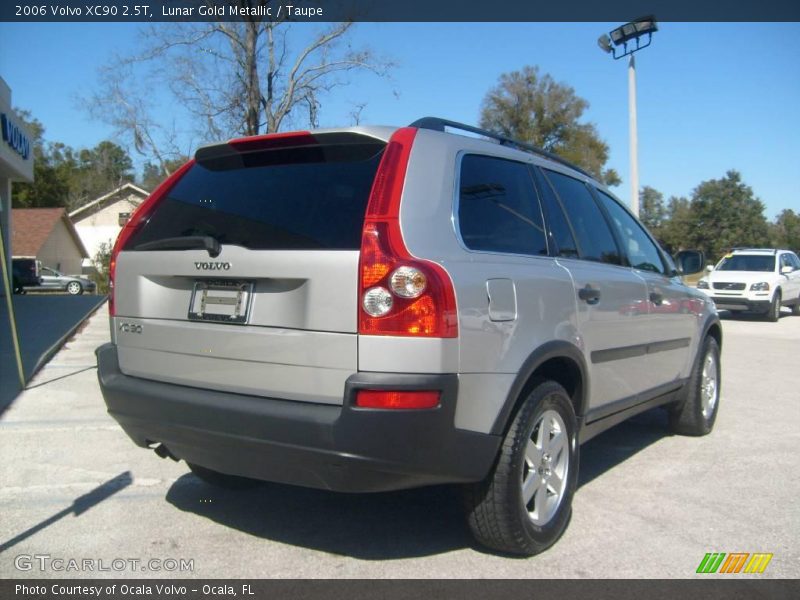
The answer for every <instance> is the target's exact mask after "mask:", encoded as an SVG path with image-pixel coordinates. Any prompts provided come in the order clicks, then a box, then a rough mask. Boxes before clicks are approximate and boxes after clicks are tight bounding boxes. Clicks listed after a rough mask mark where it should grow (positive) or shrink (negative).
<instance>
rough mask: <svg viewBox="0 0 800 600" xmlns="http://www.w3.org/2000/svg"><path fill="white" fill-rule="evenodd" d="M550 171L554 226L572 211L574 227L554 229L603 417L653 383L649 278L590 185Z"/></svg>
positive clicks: (595, 407) (594, 406) (595, 403)
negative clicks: (634, 266)
mask: <svg viewBox="0 0 800 600" xmlns="http://www.w3.org/2000/svg"><path fill="white" fill-rule="evenodd" d="M543 172H544V173H545V176H546V181H543V182H542V188H543V197H544V198H545V202H546V203H547V205H548V220H549V221H550V222H551V227H552V223H553V222H554V221H555V220H556V219H563V213H565V214H566V217H567V218H568V227H569V230H570V231H569V233H568V232H566V231H565V230H564V228H563V227H561V228H560V233H555V232H554V234H555V237H558V238H560V240H556V242H557V246H558V255H559V258H558V262H559V263H560V264H562V265H563V266H564V267H566V268H567V269H568V270H569V272H570V274H571V275H572V279H573V285H574V293H575V299H576V301H577V310H578V330H579V332H580V343H581V345H582V346H583V349H584V352H585V356H586V362H587V364H588V366H589V370H590V374H591V385H590V386H589V389H590V397H589V410H590V411H595V412H594V414H595V416H603V414H604V413H606V412H613V411H614V409H615V407H614V406H612V404H613V403H614V402H615V401H619V400H625V401H633V400H634V399H635V397H636V395H637V394H638V393H640V392H642V391H644V390H646V389H648V388H649V387H652V382H651V379H650V377H649V375H648V372H647V360H646V349H647V342H648V332H647V326H646V321H647V318H648V312H647V293H648V292H647V285H646V284H645V282H644V280H643V279H642V278H641V277H638V276H637V275H636V274H635V273H633V272H632V271H631V269H629V268H627V267H624V266H622V258H621V253H620V250H619V248H618V247H617V244H616V241H615V239H614V236H613V235H612V233H611V229H610V228H609V226H608V223H607V222H606V220H605V218H604V216H603V213H602V212H601V211H600V208H599V206H598V205H597V203H596V202H595V200H594V197H593V196H592V195H591V193H590V191H589V188H588V187H587V186H586V184H585V183H583V182H582V181H579V180H577V179H574V178H573V177H569V176H567V175H565V174H562V173H558V172H555V171H550V170H543ZM548 182H549V183H548ZM554 191H555V195H554V194H553V192H554ZM560 211H563V213H562V214H561V215H560V214H559V212H560Z"/></svg>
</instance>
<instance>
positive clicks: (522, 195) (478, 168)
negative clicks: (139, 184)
mask: <svg viewBox="0 0 800 600" xmlns="http://www.w3.org/2000/svg"><path fill="white" fill-rule="evenodd" d="M459 181H460V185H459V201H458V225H459V233H460V234H461V239H462V241H463V242H464V245H465V246H466V247H467V248H469V249H470V250H478V251H484V252H503V253H510V254H530V255H533V256H546V255H547V241H546V236H545V232H544V224H543V219H542V211H541V208H540V206H539V199H538V197H537V195H536V190H535V188H534V185H533V179H532V177H531V173H530V170H529V167H528V165H527V164H525V163H520V162H515V161H510V160H505V159H501V158H494V157H490V156H480V155H475V154H467V155H465V156H464V157H463V158H462V160H461V171H460V179H459Z"/></svg>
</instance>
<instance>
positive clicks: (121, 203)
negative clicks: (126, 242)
mask: <svg viewBox="0 0 800 600" xmlns="http://www.w3.org/2000/svg"><path fill="white" fill-rule="evenodd" d="M134 201H135V202H134ZM141 201H142V198H141V196H139V195H137V194H129V195H128V196H126V197H124V198H121V199H119V200H117V201H115V202H112V203H111V204H109V205H107V206H106V207H105V208H102V209H100V210H99V211H97V212H96V213H94V214H91V215H89V216H88V217H85V218H82V219H81V218H80V216H78V217H77V218H78V219H79V220H77V221H75V229H76V230H77V231H78V235H79V236H80V238H81V241H83V245H84V246H85V247H86V251H87V252H88V253H89V258H90V260H94V256H95V254H97V251H98V250H99V249H100V244H104V243H105V244H109V243H110V244H111V245H113V244H114V242H115V241H116V240H117V236H118V235H119V232H120V231H121V230H122V227H120V226H119V213H122V212H127V213H132V212H133V211H134V210H136V207H137V206H139V204H140V203H141ZM79 272H80V271H79Z"/></svg>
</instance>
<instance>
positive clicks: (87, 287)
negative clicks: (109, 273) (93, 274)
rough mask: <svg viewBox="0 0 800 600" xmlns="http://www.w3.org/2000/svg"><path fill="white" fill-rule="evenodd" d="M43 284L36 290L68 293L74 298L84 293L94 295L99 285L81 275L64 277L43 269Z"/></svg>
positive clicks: (53, 271)
mask: <svg viewBox="0 0 800 600" xmlns="http://www.w3.org/2000/svg"><path fill="white" fill-rule="evenodd" d="M41 274H42V276H41V284H40V285H39V286H38V287H37V288H36V290H37V291H42V292H53V291H57V292H67V293H68V294H70V295H72V296H79V295H81V294H83V293H84V292H88V293H90V294H94V292H95V289H96V288H97V285H96V284H95V282H94V281H92V280H91V279H87V278H86V277H82V276H80V275H64V274H63V273H61V272H59V271H56V270H55V269H51V268H50V267H42V270H41Z"/></svg>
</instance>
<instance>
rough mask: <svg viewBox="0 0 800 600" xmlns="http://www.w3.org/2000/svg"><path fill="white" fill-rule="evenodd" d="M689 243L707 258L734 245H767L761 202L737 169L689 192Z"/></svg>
mask: <svg viewBox="0 0 800 600" xmlns="http://www.w3.org/2000/svg"><path fill="white" fill-rule="evenodd" d="M690 218H691V221H692V225H693V226H692V229H691V230H690V231H689V234H688V236H687V238H688V241H689V242H690V244H691V245H693V246H694V247H696V248H700V249H702V250H703V251H704V252H705V253H706V257H708V258H709V259H710V260H715V259H717V258H719V257H720V256H721V255H722V254H724V253H725V252H728V251H729V250H730V249H731V248H733V247H736V246H751V247H760V246H768V245H769V243H770V240H769V227H768V225H767V219H766V217H764V204H763V203H762V202H761V201H760V200H759V199H758V198H756V197H755V196H754V195H753V190H752V188H751V187H750V186H748V185H746V184H744V183H743V182H742V177H741V175H740V174H739V172H738V171H733V170H731V171H728V172H727V173H726V174H725V177H723V178H722V179H711V180H708V181H704V182H702V183H701V184H700V185H699V186H697V187H696V188H695V189H694V192H693V193H692V203H691V207H690Z"/></svg>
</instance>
